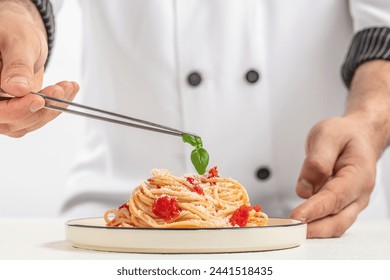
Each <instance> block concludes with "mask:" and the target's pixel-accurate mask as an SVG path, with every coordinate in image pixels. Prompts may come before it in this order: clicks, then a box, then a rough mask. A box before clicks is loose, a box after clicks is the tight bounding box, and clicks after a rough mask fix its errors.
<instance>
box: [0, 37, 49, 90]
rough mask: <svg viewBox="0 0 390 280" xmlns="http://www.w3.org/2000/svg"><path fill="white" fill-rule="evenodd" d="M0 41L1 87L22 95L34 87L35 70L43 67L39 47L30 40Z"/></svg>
mask: <svg viewBox="0 0 390 280" xmlns="http://www.w3.org/2000/svg"><path fill="white" fill-rule="evenodd" d="M9 41H10V40H7V39H6V40H4V41H3V42H1V49H0V50H1V55H2V60H3V68H2V71H1V88H2V89H3V90H4V91H5V92H7V93H10V94H12V95H14V96H24V95H26V94H27V93H29V92H30V91H32V90H33V89H34V87H35V83H36V82H35V80H34V77H35V75H34V74H35V72H36V71H38V70H40V69H42V68H43V64H44V59H43V57H45V56H43V55H42V51H41V48H40V47H38V46H31V44H30V42H28V43H26V42H19V41H16V42H9Z"/></svg>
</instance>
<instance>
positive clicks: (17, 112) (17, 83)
mask: <svg viewBox="0 0 390 280" xmlns="http://www.w3.org/2000/svg"><path fill="white" fill-rule="evenodd" d="M47 54H48V47H47V38H46V30H45V27H44V24H43V21H42V18H41V16H40V14H39V12H38V10H37V9H36V7H35V5H34V4H33V3H32V2H31V1H30V0H17V1H15V0H0V70H1V73H0V83H1V89H0V95H1V93H7V94H9V95H12V96H15V97H17V98H15V99H12V100H9V101H0V134H5V135H8V136H11V137H21V136H23V135H25V134H26V133H28V132H31V131H33V130H35V129H38V128H40V127H41V126H43V125H44V124H46V123H47V122H49V121H50V120H52V119H53V118H55V117H56V116H57V115H58V113H57V112H53V111H48V110H46V109H42V108H43V106H44V104H45V101H44V100H43V98H42V97H40V96H38V95H34V94H30V92H31V91H38V90H39V89H40V88H41V87H42V80H43V72H44V64H45V61H46V59H47ZM78 89H79V87H78V85H77V84H76V83H72V82H61V83H58V84H57V85H54V86H49V87H47V88H45V89H43V90H42V91H41V92H42V93H44V94H47V95H50V96H55V97H58V98H65V99H68V100H71V99H73V98H74V96H75V94H76V93H77V91H78Z"/></svg>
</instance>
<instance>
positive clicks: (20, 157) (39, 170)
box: [0, 0, 390, 218]
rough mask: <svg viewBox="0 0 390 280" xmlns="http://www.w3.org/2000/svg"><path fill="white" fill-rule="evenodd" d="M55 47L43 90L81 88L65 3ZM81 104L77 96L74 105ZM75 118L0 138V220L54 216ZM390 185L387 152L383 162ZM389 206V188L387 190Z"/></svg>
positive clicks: (74, 20) (77, 39)
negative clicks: (67, 83) (66, 85)
mask: <svg viewBox="0 0 390 280" xmlns="http://www.w3.org/2000/svg"><path fill="white" fill-rule="evenodd" d="M56 29H57V33H56V44H55V48H54V52H53V56H52V58H51V61H50V64H49V67H48V69H47V71H46V76H45V80H44V85H45V86H46V85H50V84H53V83H56V82H58V81H60V80H74V81H78V82H80V83H81V59H80V58H81V56H82V54H81V46H82V28H81V11H80V7H79V4H78V1H77V0H67V1H64V4H63V6H62V8H61V11H60V13H59V14H58V15H57V17H56ZM80 99H82V83H81V91H80V93H79V94H78V96H77V98H76V101H79V100H80ZM82 122H83V120H82V119H81V118H79V117H75V116H71V115H65V114H62V115H61V116H60V117H58V118H57V119H56V120H55V121H53V122H51V123H49V124H48V125H46V126H45V127H43V128H42V129H40V130H38V131H35V132H33V133H31V134H28V135H27V136H25V137H23V138H20V139H13V138H9V137H6V136H2V135H0V174H1V176H0V217H49V218H50V217H56V216H57V215H58V211H59V209H60V207H61V202H62V198H63V196H64V195H65V189H64V186H65V181H66V178H67V176H68V170H69V167H70V166H71V163H72V159H73V155H74V151H75V150H77V149H78V148H79V146H78V143H80V140H81V137H82ZM383 161H384V163H385V165H384V166H385V168H384V169H383V170H382V176H383V178H382V177H381V178H378V179H382V180H384V183H385V185H386V186H389V185H390V174H389V173H390V172H389V171H388V170H389V168H387V167H388V166H390V152H389V151H387V153H386V155H385V156H384V157H383ZM386 190H387V196H388V198H389V201H390V188H389V187H387V188H386Z"/></svg>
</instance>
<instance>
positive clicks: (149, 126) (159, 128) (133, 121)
mask: <svg viewBox="0 0 390 280" xmlns="http://www.w3.org/2000/svg"><path fill="white" fill-rule="evenodd" d="M31 93H32V94H36V95H39V96H41V97H42V98H43V99H45V108H46V109H49V110H54V111H59V112H63V113H68V114H73V115H77V116H82V117H87V118H91V119H96V120H100V121H106V122H110V123H116V124H120V125H124V126H130V127H135V128H139V129H145V130H150V131H154V132H160V133H165V134H169V135H175V136H180V137H182V136H183V134H189V135H192V136H198V135H196V134H195V133H191V132H185V131H181V130H178V129H175V128H171V127H168V126H165V125H161V124H157V123H153V122H149V121H145V120H141V119H137V118H133V117H129V116H125V115H122V114H117V113H113V112H109V111H106V110H102V109H97V108H93V107H90V106H86V105H82V104H79V103H75V102H70V101H67V100H63V99H59V98H55V97H51V96H47V95H45V94H42V93H36V92H31ZM13 98H15V97H10V96H0V101H3V100H11V99H13ZM47 101H52V102H56V103H60V104H66V105H68V106H73V107H77V108H81V109H83V110H85V111H91V112H92V113H88V112H83V111H78V110H73V109H68V108H63V107H60V106H56V105H53V104H51V102H50V103H49V102H47ZM96 113H98V114H100V115H98V114H96ZM104 115H106V116H104ZM107 116H110V117H107ZM112 117H114V118H112ZM121 119H122V120H121Z"/></svg>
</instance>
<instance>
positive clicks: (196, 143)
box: [182, 133, 203, 148]
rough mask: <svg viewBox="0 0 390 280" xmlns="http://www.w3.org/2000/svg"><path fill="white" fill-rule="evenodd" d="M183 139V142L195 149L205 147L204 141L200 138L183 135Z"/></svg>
mask: <svg viewBox="0 0 390 280" xmlns="http://www.w3.org/2000/svg"><path fill="white" fill-rule="evenodd" d="M182 139H183V142H185V143H188V144H190V145H191V146H193V147H195V148H201V147H203V143H202V139H201V138H200V137H199V136H193V135H189V134H186V133H183V136H182Z"/></svg>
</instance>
